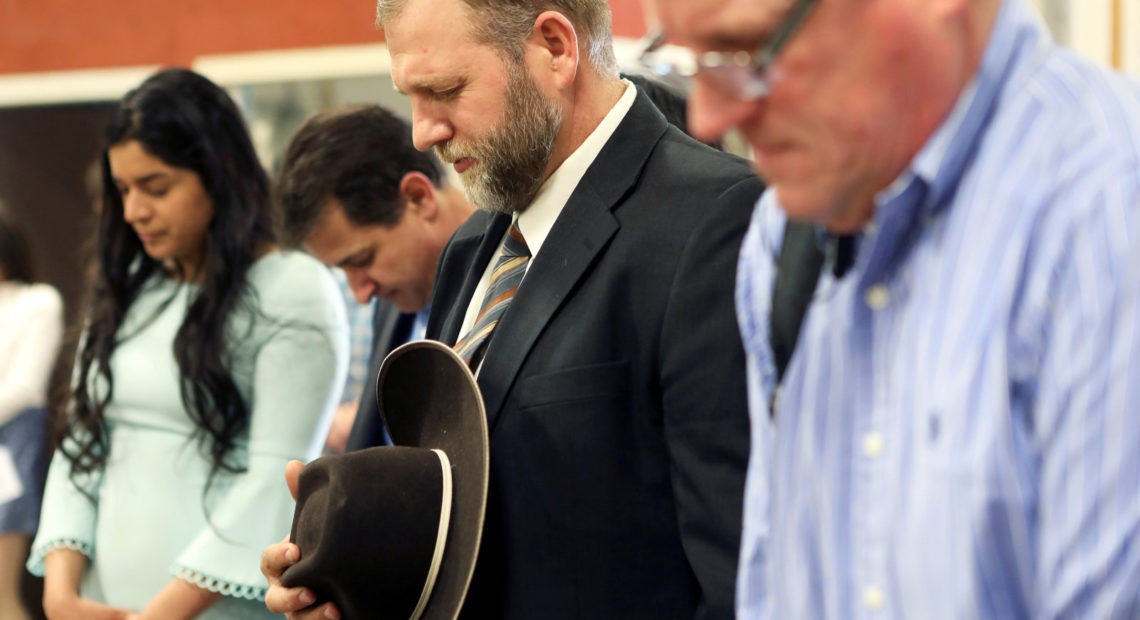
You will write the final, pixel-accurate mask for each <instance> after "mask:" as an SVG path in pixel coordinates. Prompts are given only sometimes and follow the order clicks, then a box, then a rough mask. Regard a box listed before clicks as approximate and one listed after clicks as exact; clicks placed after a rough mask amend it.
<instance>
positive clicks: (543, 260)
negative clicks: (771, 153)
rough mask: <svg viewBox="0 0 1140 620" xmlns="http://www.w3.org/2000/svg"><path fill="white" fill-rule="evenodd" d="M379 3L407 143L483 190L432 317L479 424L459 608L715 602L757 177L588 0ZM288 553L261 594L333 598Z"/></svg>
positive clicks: (739, 475)
mask: <svg viewBox="0 0 1140 620" xmlns="http://www.w3.org/2000/svg"><path fill="white" fill-rule="evenodd" d="M378 15H379V20H380V23H381V25H382V26H383V28H384V31H385V35H386V38H387V43H388V47H389V50H390V52H391V54H392V78H393V81H394V83H395V85H396V87H397V88H398V89H400V90H401V91H402V92H404V93H406V94H407V95H408V96H409V97H410V98H411V102H412V108H413V117H414V119H413V137H414V140H415V143H416V146H417V147H418V148H421V149H428V148H435V150H436V152H437V153H438V154H439V155H440V157H441V159H443V160H444V161H445V162H447V163H449V164H451V165H453V166H454V168H455V171H456V172H457V173H458V174H459V175H460V178H461V179H462V181H463V183H464V186H465V189H466V190H467V193H468V195H469V196H470V197H471V199H472V201H473V202H474V203H475V204H476V206H478V207H479V211H477V212H476V213H475V215H473V216H472V217H471V219H469V220H468V221H467V222H466V223H465V224H464V225H463V226H461V227H460V228H459V230H458V231H457V232H456V234H455V236H454V237H453V238H452V240H451V241H450V242H449V244H448V246H447V248H446V249H445V251H444V254H443V256H442V257H441V262H440V266H439V270H438V272H437V278H436V290H435V294H434V296H433V301H432V311H431V317H430V321H429V324H428V330H427V333H428V337H432V338H438V339H440V340H442V341H444V342H446V343H449V344H457V346H456V349H457V352H459V353H460V355H461V356H463V357H465V358H468V359H470V361H471V364H472V368H473V369H474V370H475V371H476V372H477V376H478V383H479V386H480V389H481V390H482V394H483V397H484V403H485V405H486V411H487V416H488V423H489V428H490V442H491V479H490V496H489V500H488V506H487V514H486V525H485V528H484V534H483V541H482V546H481V552H480V556H479V560H478V564H477V566H476V569H475V576H474V580H473V582H472V584H471V590H470V592H469V594H468V597H467V602H466V605H465V607H464V616H465V617H470V618H509V619H515V618H517V619H531V618H543V619H550V618H554V619H557V618H623V619H628V618H652V619H654V620H657V619H662V618H730V617H732V603H733V588H734V581H735V575H736V565H737V556H738V544H739V536H740V518H741V506H742V492H743V482H744V474H745V468H746V459H747V454H748V446H749V427H748V418H747V404H746V393H745V392H746V390H745V373H744V357H743V349H742V345H741V342H740V338H739V335H738V330H737V325H736V321H735V318H734V315H733V284H734V278H735V263H736V256H737V252H738V249H739V246H740V243H741V239H742V237H743V235H744V231H745V229H746V228H747V225H748V221H749V217H750V214H751V211H752V206H753V204H754V202H755V200H756V198H757V196H758V195H759V193H760V191H761V184H760V182H759V181H758V180H757V179H756V178H755V177H754V176H753V175H752V174H751V172H750V169H749V167H748V166H747V164H746V163H745V162H743V161H742V160H739V159H737V158H735V157H732V156H730V155H726V154H723V153H720V152H717V151H714V150H712V149H710V148H708V147H706V146H704V145H701V144H699V143H697V142H695V141H694V140H692V139H690V138H688V137H687V136H685V135H684V134H682V133H681V132H680V131H678V130H677V129H675V128H673V127H671V126H669V125H668V123H667V122H666V121H665V119H664V118H663V117H662V116H661V114H660V113H659V112H658V111H657V110H656V109H655V108H654V107H653V105H652V104H651V103H650V102H649V100H648V99H647V98H646V97H645V96H644V95H643V94H639V93H638V92H637V90H636V89H635V88H634V87H633V86H632V85H630V84H629V83H628V82H625V81H622V80H621V79H620V78H619V77H618V73H617V67H616V63H615V61H614V57H613V52H612V45H611V39H610V36H611V35H610V21H609V20H610V16H609V8H608V6H607V4H606V2H605V1H604V0H548V1H546V2H538V1H534V2H531V1H527V0H513V1H509V0H502V1H497V0H482V1H479V2H476V1H475V0H406V1H402V2H390V1H389V0H382V1H381V2H380V5H379V10H378ZM520 281H521V284H520ZM297 469H299V468H294V469H293V470H292V471H291V473H290V475H289V478H290V479H291V484H295V482H294V481H293V480H292V477H293V476H295V472H296V470H297ZM298 556H299V550H298V549H297V548H296V547H295V546H294V545H291V544H288V543H282V544H279V545H275V546H273V547H270V548H268V549H267V550H266V552H265V554H264V555H263V570H264V572H265V573H266V576H267V578H268V579H269V582H270V589H269V592H268V595H267V597H266V602H267V604H268V606H269V607H270V609H272V610H274V611H277V612H288V613H290V617H292V618H298V619H307V618H324V617H338V614H339V612H338V611H337V610H336V609H335V608H334V607H333V606H332V605H331V604H330V603H324V602H322V601H316V602H315V603H314V600H315V598H316V597H315V595H314V594H313V592H312V591H311V590H309V589H308V588H292V589H290V588H284V587H282V586H281V585H280V583H279V577H280V574H281V571H282V570H283V569H284V568H285V567H287V566H288V565H290V564H292V563H293V562H294V561H296V559H297V557H298Z"/></svg>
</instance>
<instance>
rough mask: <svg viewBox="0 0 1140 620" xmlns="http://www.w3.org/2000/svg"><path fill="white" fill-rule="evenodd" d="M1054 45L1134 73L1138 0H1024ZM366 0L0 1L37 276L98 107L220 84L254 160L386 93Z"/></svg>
mask: <svg viewBox="0 0 1140 620" xmlns="http://www.w3.org/2000/svg"><path fill="white" fill-rule="evenodd" d="M1031 1H1032V2H1034V4H1035V6H1037V8H1038V9H1039V10H1040V11H1041V12H1042V14H1043V15H1044V16H1045V17H1046V19H1047V21H1049V23H1050V25H1051V27H1052V28H1053V30H1054V33H1055V35H1056V36H1057V38H1058V40H1060V41H1061V42H1062V43H1065V44H1067V45H1070V46H1072V47H1074V48H1075V49H1077V51H1078V52H1080V53H1082V54H1084V55H1086V56H1088V57H1090V58H1092V59H1094V60H1096V61H1097V62H1101V63H1105V64H1109V65H1113V66H1116V67H1119V68H1121V69H1123V70H1126V71H1128V72H1130V73H1132V74H1134V75H1140V0H1031ZM610 5H611V7H612V9H613V12H614V31H615V34H616V35H617V36H616V44H617V47H618V55H619V59H620V60H622V61H624V62H625V63H626V64H627V65H628V64H631V63H632V60H633V59H634V58H635V56H636V50H637V45H636V41H637V39H638V38H639V37H641V36H642V35H643V34H644V33H645V30H646V24H645V19H644V17H643V15H642V9H641V2H640V0H610ZM374 7H375V4H374V0H321V1H320V2H313V1H312V0H179V1H174V0H158V1H155V0H115V2H110V3H86V2H78V1H77V0H0V200H3V201H5V202H7V203H8V204H9V206H10V208H11V209H12V210H13V211H15V212H16V214H17V217H19V218H20V219H21V220H26V225H27V226H28V228H30V229H31V235H32V236H33V239H34V241H35V242H36V245H37V250H38V252H37V254H38V255H39V258H40V262H41V263H42V265H43V266H44V268H45V272H46V274H47V276H48V279H49V280H50V281H52V282H53V283H54V284H56V285H57V286H58V287H59V288H60V289H61V290H62V291H63V293H64V296H65V299H66V301H67V304H68V311H69V314H70V316H72V317H74V316H75V312H76V310H77V305H78V299H79V291H80V286H81V285H80V281H81V276H80V272H81V269H80V267H79V266H78V264H79V259H80V252H79V248H81V247H82V246H83V242H84V239H85V238H86V236H87V234H88V231H89V229H90V204H91V200H90V197H89V196H88V194H87V190H86V188H85V185H84V174H85V171H86V169H87V167H88V166H89V164H90V163H91V162H92V161H93V160H94V159H95V157H96V155H97V153H98V152H99V148H100V134H101V131H102V126H103V124H104V122H105V121H106V118H107V114H108V112H109V109H110V102H112V101H114V100H116V99H118V98H119V97H121V96H122V95H123V93H125V92H126V91H127V90H129V89H130V88H131V87H132V86H134V85H135V84H138V83H139V82H140V81H142V79H143V78H144V77H145V76H146V75H147V74H149V73H150V72H152V71H153V70H155V69H156V68H158V67H161V66H170V65H180V66H189V67H192V68H194V69H196V70H198V71H200V72H202V73H204V74H205V75H207V76H208V77H210V78H211V79H213V80H215V81H216V82H219V83H221V84H223V85H225V86H227V87H228V88H229V89H230V90H231V92H232V93H233V95H234V96H235V98H236V99H237V100H238V102H239V104H240V105H241V106H242V107H243V109H244V111H245V112H246V114H247V118H248V120H249V124H250V128H251V132H252V134H253V136H254V140H255V143H256V144H257V146H258V150H259V152H260V154H261V156H262V159H263V162H264V163H265V165H266V167H268V168H272V167H273V165H274V161H275V159H276V157H277V155H278V154H279V152H280V149H281V146H282V145H283V144H284V142H285V140H287V139H288V136H289V135H290V134H291V132H292V131H293V129H294V128H295V127H296V125H297V124H298V123H299V122H300V121H301V120H302V119H303V118H304V117H305V116H307V115H308V114H310V113H312V112H313V111H315V110H318V109H321V108H326V107H332V106H339V105H342V104H347V103H358V102H379V103H383V104H385V105H388V106H390V107H392V108H394V109H396V110H397V111H400V112H402V113H405V114H407V113H408V111H409V109H408V105H407V103H406V101H405V100H404V99H403V98H402V97H401V96H399V95H398V94H397V93H395V92H394V91H393V89H392V86H391V82H390V78H389V76H388V56H387V52H386V50H385V48H384V45H383V35H382V33H381V32H380V31H379V30H378V29H377V28H376V27H375V26H374V10H375V9H374Z"/></svg>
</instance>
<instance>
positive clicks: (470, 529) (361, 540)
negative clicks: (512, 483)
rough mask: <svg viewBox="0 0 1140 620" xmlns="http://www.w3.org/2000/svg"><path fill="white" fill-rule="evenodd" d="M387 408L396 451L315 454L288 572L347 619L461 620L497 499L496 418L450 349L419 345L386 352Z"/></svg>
mask: <svg viewBox="0 0 1140 620" xmlns="http://www.w3.org/2000/svg"><path fill="white" fill-rule="evenodd" d="M376 381H377V384H376V388H377V389H376V395H377V396H376V397H377V400H378V401H379V406H380V414H381V416H382V417H383V418H384V421H385V423H386V424H387V426H388V431H389V433H390V434H391V436H392V440H393V442H394V443H395V444H396V445H394V446H383V447H377V448H369V449H366V450H360V451H356V452H350V453H348V454H343V455H337V456H327V457H323V458H320V459H317V460H315V461H313V462H312V463H309V464H308V465H306V466H305V468H304V469H303V470H302V472H301V479H300V487H299V492H298V498H297V509H296V513H295V515H294V517H293V531H292V536H291V538H292V540H293V542H294V543H296V544H297V546H298V547H300V549H301V560H300V561H298V562H297V563H296V564H294V565H293V566H291V567H290V568H289V569H288V570H287V571H285V574H284V575H283V576H282V582H283V583H284V584H285V585H286V586H288V587H294V586H306V587H309V588H311V589H312V590H313V591H314V592H315V593H316V594H317V598H318V600H319V601H333V602H334V603H336V605H337V607H339V608H340V610H341V613H342V614H343V617H344V618H345V619H346V620H354V619H358V618H360V619H363V618H367V619H372V618H376V619H387V618H394V619H395V618H398V619H400V620H407V619H409V618H423V619H425V620H427V619H431V620H435V619H443V618H455V617H456V616H457V615H458V614H459V610H460V608H461V607H462V605H463V598H464V596H465V595H466V593H467V586H468V584H469V583H470V582H471V574H472V572H473V571H474V570H475V557H476V556H477V555H478V550H479V539H480V536H481V534H482V531H483V513H484V509H485V508H486V504H487V475H488V447H487V418H486V416H485V414H484V412H483V399H482V397H481V396H480V394H479V388H478V386H477V385H476V384H475V378H474V377H473V376H472V375H471V371H470V370H469V369H468V367H467V365H466V364H464V363H463V361H462V360H461V359H459V357H458V356H456V355H455V353H454V352H453V351H452V350H451V348H450V347H448V346H446V345H444V344H441V343H439V342H435V341H431V340H420V341H416V342H410V343H408V344H405V345H404V346H402V347H400V348H398V349H396V350H394V351H392V352H391V353H390V354H389V355H388V357H386V358H385V359H384V363H383V364H382V365H381V367H380V374H379V376H378V377H377V379H376Z"/></svg>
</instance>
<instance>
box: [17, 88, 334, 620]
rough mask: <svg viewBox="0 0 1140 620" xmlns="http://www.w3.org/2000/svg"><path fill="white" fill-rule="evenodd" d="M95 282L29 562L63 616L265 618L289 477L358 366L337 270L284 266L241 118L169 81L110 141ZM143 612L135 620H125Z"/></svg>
mask: <svg viewBox="0 0 1140 620" xmlns="http://www.w3.org/2000/svg"><path fill="white" fill-rule="evenodd" d="M106 145H107V146H106V149H105V151H104V155H103V162H102V165H103V185H104V195H103V208H102V211H101V213H100V218H99V239H98V250H97V257H98V262H99V270H98V277H97V281H96V283H95V285H94V291H93V293H92V296H91V302H90V303H91V306H90V309H89V316H88V317H87V323H86V325H85V330H84V336H83V339H82V341H81V342H80V346H79V350H78V354H77V359H76V365H75V373H74V374H75V376H74V379H73V390H72V394H71V399H70V402H69V410H68V415H69V417H68V424H67V426H66V429H65V431H64V433H63V437H62V440H61V442H60V445H59V448H58V449H57V451H56V454H55V457H54V459H53V461H52V464H51V468H50V470H49V473H48V484H47V489H46V491H45V497H44V504H43V518H42V523H41V525H40V531H39V533H38V535H37V538H36V541H35V543H34V544H33V546H32V557H31V559H30V560H29V562H28V566H29V568H30V569H31V570H32V571H33V572H34V573H43V574H44V576H45V582H44V607H45V610H46V611H47V613H48V615H49V617H51V618H53V619H54V618H68V619H70V618H89V617H90V618H103V617H106V618H120V617H131V618H133V617H136V615H135V613H137V617H140V618H162V619H167V618H194V617H197V618H226V619H230V618H234V619H236V618H243V619H244V618H257V617H261V616H268V615H269V614H268V612H267V611H266V610H265V607H264V605H263V604H262V603H261V598H262V597H263V595H264V589H265V588H264V580H263V578H262V577H261V574H260V572H259V557H260V550H261V549H262V548H263V547H264V546H266V545H267V544H269V543H271V542H273V541H274V540H275V539H276V538H277V537H279V536H280V532H283V531H288V528H289V524H290V521H291V518H292V511H293V502H292V499H291V498H290V497H289V494H288V492H287V491H286V490H285V489H284V488H283V485H281V481H280V476H281V471H282V469H283V468H284V465H285V463H286V462H287V461H289V460H290V459H307V458H311V457H312V456H314V455H315V454H317V452H318V450H319V447H320V445H321V441H322V439H323V436H324V431H325V430H326V429H327V424H328V420H329V419H330V418H329V416H330V414H331V411H332V408H333V406H334V405H335V404H336V402H337V400H338V396H339V394H338V392H339V389H340V386H342V385H343V381H344V373H345V367H346V363H347V332H346V325H345V318H344V306H343V303H342V302H341V301H340V299H339V298H338V297H337V295H338V292H337V289H336V285H335V283H334V282H333V280H332V278H331V276H330V275H329V273H328V271H327V270H326V269H325V268H324V267H323V266H322V265H320V264H319V263H318V262H316V261H315V260H313V259H311V258H309V257H307V256H305V255H303V254H300V253H296V252H286V251H281V250H279V249H278V247H277V244H276V237H275V227H274V226H273V218H272V213H273V209H272V205H271V202H270V193H269V182H268V180H267V176H266V174H265V172H264V171H263V170H262V168H261V166H260V164H259V163H258V160H257V158H256V156H255V153H254V149H253V146H252V144H251V143H250V139H249V135H248V132H247V130H246V127H245V124H244V123H243V121H242V118H241V115H240V113H239V111H238V109H237V107H236V106H235V105H234V103H233V101H232V100H231V99H230V98H229V97H228V96H227V95H226V94H225V92H224V91H223V90H221V89H220V88H219V87H218V86H216V85H215V84H213V83H212V82H210V81H209V80H207V79H206V78H204V77H202V76H200V75H198V74H196V73H193V72H191V71H187V70H183V69H168V70H165V71H162V72H159V73H157V74H155V75H154V76H152V77H150V78H149V79H147V80H146V81H145V82H143V83H142V85H141V86H139V87H138V88H137V89H135V90H134V91H132V92H130V93H128V94H127V96H126V97H125V98H124V99H123V100H122V102H121V103H120V104H119V107H118V110H117V111H116V114H115V116H114V118H113V120H112V121H111V123H110V125H109V126H108V129H107V135H106ZM128 612H134V613H131V615H129V616H128V615H127V614H128Z"/></svg>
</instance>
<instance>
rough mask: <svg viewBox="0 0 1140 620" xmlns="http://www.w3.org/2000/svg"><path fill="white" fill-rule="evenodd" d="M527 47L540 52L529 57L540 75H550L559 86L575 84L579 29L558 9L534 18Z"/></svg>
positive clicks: (533, 67) (532, 65) (554, 83)
mask: <svg viewBox="0 0 1140 620" xmlns="http://www.w3.org/2000/svg"><path fill="white" fill-rule="evenodd" d="M527 46H528V48H530V49H532V50H535V51H537V52H538V54H537V56H536V57H532V58H529V59H528V60H529V61H530V62H531V63H532V64H531V69H532V70H536V71H538V74H537V75H542V74H544V73H545V74H547V76H548V78H550V79H551V80H552V81H553V85H554V86H555V87H556V88H558V89H560V90H561V89H563V88H565V87H566V86H568V85H569V84H571V83H573V81H574V76H576V75H577V73H578V62H579V60H580V58H579V55H578V52H579V50H578V32H577V31H576V30H575V29H574V24H571V23H570V20H569V19H567V18H566V16H565V15H563V14H562V13H559V12H558V11H544V12H542V13H541V14H539V16H538V17H536V18H535V20H534V28H532V29H531V32H530V36H529V37H528V38H527Z"/></svg>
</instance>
